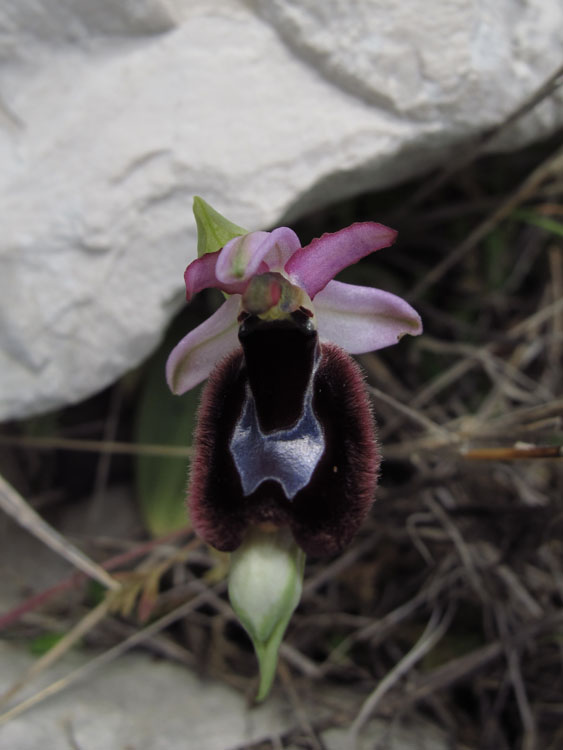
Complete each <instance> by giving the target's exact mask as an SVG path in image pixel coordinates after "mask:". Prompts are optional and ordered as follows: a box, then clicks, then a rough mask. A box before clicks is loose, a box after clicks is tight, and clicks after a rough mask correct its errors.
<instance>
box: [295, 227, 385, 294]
mask: <svg viewBox="0 0 563 750" xmlns="http://www.w3.org/2000/svg"><path fill="white" fill-rule="evenodd" d="M396 236H397V232H395V230H394V229H390V228H389V227H386V226H384V225H383V224H375V223H374V222H372V221H365V222H360V223H357V224H352V225H351V226H349V227H346V229H341V230H340V231H339V232H334V233H333V234H323V235H322V237H319V238H318V239H315V240H313V241H312V242H311V244H310V245H307V246H306V247H302V248H300V249H299V250H297V252H295V253H294V254H293V255H292V256H291V258H290V259H289V261H288V262H287V263H286V266H285V270H286V271H287V273H288V274H289V276H290V277H292V278H293V280H294V281H295V283H297V284H298V286H301V287H303V288H304V289H305V290H306V292H307V294H308V295H309V297H311V299H312V298H313V297H315V295H316V294H318V292H320V291H321V289H324V287H325V286H326V285H327V284H328V282H329V281H330V280H331V279H333V278H334V277H335V276H336V274H337V273H338V272H339V271H342V269H343V268H346V267H347V266H351V265H352V264H353V263H357V262H358V261H359V260H360V258H363V257H365V256H366V255H369V254H370V253H373V252H374V251H375V250H379V249H381V248H382V247H388V246H389V245H392V244H393V242H394V241H395V237H396Z"/></svg>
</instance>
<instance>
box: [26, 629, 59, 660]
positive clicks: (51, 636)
mask: <svg viewBox="0 0 563 750" xmlns="http://www.w3.org/2000/svg"><path fill="white" fill-rule="evenodd" d="M63 638H64V633H43V634H42V635H38V636H37V637H36V638H34V639H33V640H32V641H31V643H30V644H29V650H30V651H31V653H32V654H33V656H43V654H46V653H47V651H50V650H51V649H52V648H53V646H56V645H57V643H58V642H59V641H60V640H62V639H63Z"/></svg>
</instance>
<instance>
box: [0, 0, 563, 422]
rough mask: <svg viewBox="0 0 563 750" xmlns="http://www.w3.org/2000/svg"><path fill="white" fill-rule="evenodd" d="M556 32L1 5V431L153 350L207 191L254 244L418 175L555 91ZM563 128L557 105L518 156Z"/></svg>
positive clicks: (339, 4) (25, 0) (318, 6)
mask: <svg viewBox="0 0 563 750" xmlns="http://www.w3.org/2000/svg"><path fill="white" fill-rule="evenodd" d="M561 28H563V5H561V3H560V2H559V1H558V0H528V2H526V3H514V2H513V0H499V2H497V3H493V4H490V3H489V4H484V3H479V2H469V3H468V2H467V0H439V1H438V2H436V3H432V4H428V3H424V2H423V0H394V2H391V3H388V2H383V0H358V2H356V3H354V4H350V3H348V2H346V1H345V0H328V1H327V2H326V3H318V2H316V0H287V1H286V0H284V1H283V2H282V0H272V1H271V2H270V0H268V1H266V0H254V1H253V2H251V1H250V0H249V1H248V2H245V1H244V0H238V1H237V0H221V1H219V0H168V2H167V1H166V0H100V1H99V2H96V3H92V2H91V1H90V0H4V2H3V3H2V4H1V5H0V63H1V65H2V67H1V69H0V226H1V227H2V232H1V235H0V418H7V417H21V416H25V415H28V414H32V413H37V412H41V411H46V410H48V409H52V408H55V407H57V406H60V405H62V404H65V403H70V402H75V401H77V400H80V399H82V398H84V397H86V396H88V395H89V394H91V393H93V392H95V391H97V390H99V389H101V388H102V387H104V386H105V385H107V384H108V383H111V382H112V381H113V380H114V379H115V378H116V377H118V376H119V375H120V374H121V373H123V372H124V371H126V370H127V369H128V368H130V367H132V366H134V365H136V364H137V363H138V362H139V361H141V360H142V359H143V358H144V357H145V356H146V355H147V354H148V353H149V352H150V351H151V349H152V348H153V347H154V346H155V345H156V344H157V343H158V340H159V338H160V336H161V334H162V331H163V329H164V327H165V326H166V323H167V322H168V320H169V319H170V317H171V315H172V314H173V312H174V311H175V310H177V309H178V307H179V305H181V301H182V274H183V271H184V268H185V265H186V263H187V262H188V260H189V259H190V258H191V257H193V254H194V252H195V251H194V248H195V226H194V223H193V219H192V215H191V198H192V196H193V195H194V194H199V195H202V196H203V197H205V198H206V200H208V201H209V202H210V203H211V204H212V205H214V206H215V207H216V208H217V209H218V210H220V211H221V212H222V213H224V214H225V215H226V216H228V217H229V218H231V219H232V220H233V221H236V222H237V223H238V224H241V225H243V226H247V227H248V228H249V229H254V228H258V227H266V226H268V225H272V224H274V223H275V222H276V221H277V220H279V218H280V217H281V216H282V215H284V214H288V213H289V214H291V215H296V214H298V213H299V212H303V211H305V210H307V209H308V208H311V207H313V206H319V205H322V204H323V203H326V202H329V201H332V200H335V199H338V198H343V197H345V196H347V195H350V194H352V193H354V192H358V191H361V190H364V189H367V188H375V187H383V186H385V185H388V184H392V183H394V182H397V181H399V180H401V179H403V178H406V177H408V176H410V175H413V174H415V173H416V172H419V171H420V170H422V169H424V168H428V167H430V166H432V165H434V164H436V163H437V162H438V161H439V160H440V159H442V158H443V157H444V154H445V153H447V152H448V150H449V149H451V148H452V147H453V146H454V145H455V144H456V143H458V142H459V141H460V140H463V139H465V138H468V137H470V136H472V135H475V134H476V133H478V132H480V131H481V130H482V129H483V128H485V127H488V126H490V125H492V124H494V123H497V122H499V121H501V120H502V119H503V118H504V117H505V116H506V115H507V114H508V113H509V112H511V111H512V110H513V109H514V108H515V107H516V106H518V104H520V103H521V101H522V100H523V99H524V98H525V97H526V96H528V95H529V94H530V93H531V92H532V91H533V90H534V89H535V88H536V87H537V86H539V85H540V84H541V82H542V81H543V80H544V79H545V78H547V76H548V75H549V74H550V73H551V72H552V70H553V69H554V68H555V66H556V65H557V64H559V62H560V59H561V37H560V30H561ZM562 122H563V99H562V97H561V95H558V96H555V97H553V98H552V99H551V100H550V101H546V102H545V103H544V104H542V105H541V106H540V107H538V108H537V109H536V110H534V112H533V113H531V114H530V115H528V116H527V117H526V118H524V120H523V121H522V122H521V123H520V124H519V126H518V127H517V128H515V129H514V130H513V132H512V133H511V134H510V138H509V140H505V144H504V145H505V146H507V145H510V146H513V145H516V144H518V143H523V142H525V141H528V140H533V139H535V138H538V137H540V136H542V135H545V134H547V133H549V132H551V131H553V130H554V129H555V128H556V127H557V126H558V125H560V124H561V123H562ZM374 218H376V217H374Z"/></svg>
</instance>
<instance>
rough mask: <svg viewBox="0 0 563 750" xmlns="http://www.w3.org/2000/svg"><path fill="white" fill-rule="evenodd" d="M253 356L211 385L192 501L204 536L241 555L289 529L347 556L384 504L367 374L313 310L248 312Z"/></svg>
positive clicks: (310, 547)
mask: <svg viewBox="0 0 563 750" xmlns="http://www.w3.org/2000/svg"><path fill="white" fill-rule="evenodd" d="M239 339H240V342H241V345H242V351H240V350H239V351H237V352H235V353H233V354H231V355H230V356H229V357H227V358H226V359H225V360H224V361H223V362H221V363H220V364H219V365H218V366H217V367H216V369H215V370H214V371H213V372H212V373H211V375H210V377H209V381H208V383H207V386H206V388H205V391H204V394H203V399H202V404H201V407H200V412H199V419H198V428H197V430H196V436H195V457H194V461H193V464H192V474H191V480H190V488H189V495H188V498H189V499H188V504H189V510H190V516H191V520H192V523H193V526H194V529H195V531H196V532H197V533H198V534H199V535H200V536H201V537H202V538H203V539H204V540H205V541H206V542H208V543H209V544H211V545H212V546H213V547H216V548H217V549H219V550H222V551H226V552H231V551H233V550H235V549H236V548H237V547H238V546H239V545H240V543H241V542H242V538H243V535H244V533H245V531H246V529H247V528H248V527H249V526H252V525H254V526H256V525H266V526H274V527H281V526H289V527H290V529H291V531H292V533H293V536H294V537H295V539H296V541H297V543H298V544H299V545H300V546H301V547H302V549H303V550H304V551H305V552H306V553H307V554H310V555H315V556H324V555H332V554H335V553H337V552H339V551H340V550H342V549H343V548H344V547H345V546H346V545H347V544H348V543H349V542H350V540H351V539H352V537H353V535H354V534H355V533H356V531H357V530H358V528H359V526H360V525H361V523H362V521H363V520H364V518H365V516H366V515H367V513H368V511H369V508H370V506H371V504H372V502H373V499H374V492H375V486H376V483H377V474H378V469H379V453H378V450H377V443H376V439H375V425H374V420H373V416H372V413H371V408H370V404H369V401H368V397H367V394H366V391H365V387H364V382H363V378H362V375H361V372H360V370H359V368H358V366H357V365H356V364H355V362H354V361H353V360H352V359H351V358H350V357H349V356H348V354H346V352H344V351H343V350H342V349H340V348H339V347H337V346H335V345H334V344H324V343H323V344H320V343H319V341H318V337H317V332H316V330H315V328H314V326H313V324H312V322H311V320H310V317H309V316H308V315H307V313H306V312H305V311H299V310H298V311H297V312H295V313H292V315H291V316H290V317H289V318H287V319H284V320H277V321H263V320H261V319H260V318H258V317H256V316H247V317H246V319H245V320H244V321H243V322H242V324H241V327H240V331H239Z"/></svg>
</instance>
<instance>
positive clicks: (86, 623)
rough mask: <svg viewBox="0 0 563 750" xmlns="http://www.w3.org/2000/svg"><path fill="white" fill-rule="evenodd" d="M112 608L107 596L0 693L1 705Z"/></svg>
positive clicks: (48, 665)
mask: <svg viewBox="0 0 563 750" xmlns="http://www.w3.org/2000/svg"><path fill="white" fill-rule="evenodd" d="M109 608H110V599H109V598H107V599H105V600H104V601H103V602H101V603H100V604H98V606H97V607H95V608H94V609H93V610H92V611H91V612H88V614H87V615H86V616H85V617H83V619H82V620H80V622H79V623H77V624H76V625H75V626H74V627H73V628H72V630H70V631H69V632H68V633H67V634H66V635H65V636H64V637H63V638H61V640H60V641H59V642H58V643H56V644H55V645H54V646H53V647H52V648H50V649H49V650H48V651H47V653H45V654H44V655H43V656H42V657H41V658H40V659H37V661H35V662H34V663H33V664H32V666H31V667H30V668H29V669H28V670H27V672H26V673H25V674H24V675H23V677H21V678H20V679H19V680H17V682H15V683H14V684H13V685H12V686H11V687H10V688H8V690H6V692H5V693H3V694H2V695H0V706H4V705H5V704H6V703H7V702H8V701H10V700H11V699H12V698H13V697H14V696H15V695H17V693H19V692H20V691H21V690H23V689H24V688H25V687H26V685H28V684H29V683H30V682H31V681H32V680H33V679H34V678H35V677H37V676H38V675H40V674H41V673H42V672H44V671H45V670H46V669H48V668H49V667H50V666H51V665H52V664H54V663H55V662H56V661H57V660H58V659H60V657H61V656H63V654H65V653H66V652H67V651H68V650H69V649H70V648H72V647H73V646H74V644H75V643H77V641H79V640H80V639H81V638H82V637H83V636H84V635H86V633H88V632H89V631H90V630H92V628H94V627H95V626H96V625H97V624H98V623H99V622H100V621H101V620H103V619H104V617H105V616H106V615H107V614H108V612H109Z"/></svg>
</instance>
